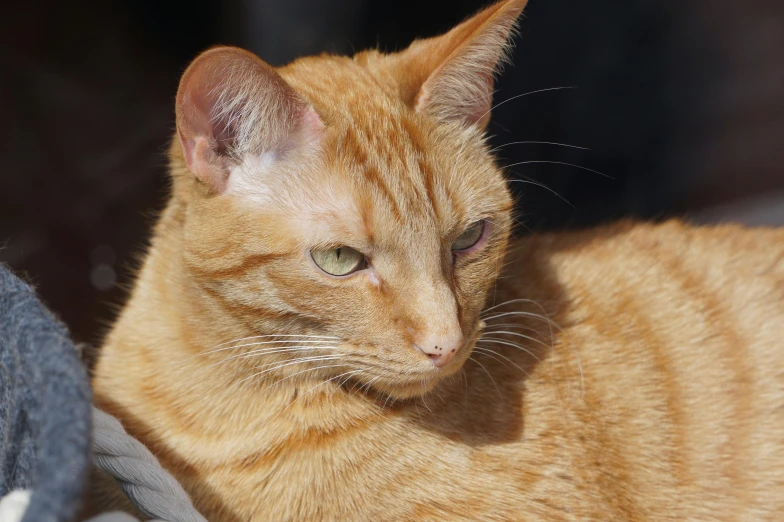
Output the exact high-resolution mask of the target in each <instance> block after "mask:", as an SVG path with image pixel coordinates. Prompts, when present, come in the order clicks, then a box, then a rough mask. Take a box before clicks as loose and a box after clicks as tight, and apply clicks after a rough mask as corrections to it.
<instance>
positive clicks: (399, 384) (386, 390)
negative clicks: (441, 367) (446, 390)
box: [372, 367, 459, 401]
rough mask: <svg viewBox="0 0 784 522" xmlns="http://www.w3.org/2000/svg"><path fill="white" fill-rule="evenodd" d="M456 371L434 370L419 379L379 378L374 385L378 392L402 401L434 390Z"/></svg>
mask: <svg viewBox="0 0 784 522" xmlns="http://www.w3.org/2000/svg"><path fill="white" fill-rule="evenodd" d="M458 369H459V367H458ZM456 371H457V370H454V371H451V372H443V371H438V372H433V373H432V374H431V375H428V376H426V377H423V378H418V379H405V378H401V379H399V380H398V379H389V380H386V381H384V382H380V380H377V381H375V382H374V383H373V385H372V386H373V389H375V390H376V391H377V392H379V393H381V394H383V395H386V396H389V397H391V398H392V399H396V400H401V401H403V400H408V399H415V398H418V397H422V396H424V395H427V394H428V393H430V392H431V391H433V389H435V388H436V387H437V386H438V385H439V384H440V383H442V382H443V381H444V380H445V379H448V378H449V377H451V376H452V375H454V373H455V372H456Z"/></svg>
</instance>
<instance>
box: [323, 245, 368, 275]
mask: <svg viewBox="0 0 784 522" xmlns="http://www.w3.org/2000/svg"><path fill="white" fill-rule="evenodd" d="M310 257H312V258H313V262H314V263H316V265H317V266H318V267H319V268H320V269H322V270H323V271H325V272H326V273H328V274H330V275H333V276H344V275H348V274H351V273H352V272H356V271H357V270H360V269H362V268H364V266H365V256H364V255H363V254H362V252H359V251H357V250H354V249H353V248H351V247H347V246H341V247H337V248H330V249H329V250H311V251H310Z"/></svg>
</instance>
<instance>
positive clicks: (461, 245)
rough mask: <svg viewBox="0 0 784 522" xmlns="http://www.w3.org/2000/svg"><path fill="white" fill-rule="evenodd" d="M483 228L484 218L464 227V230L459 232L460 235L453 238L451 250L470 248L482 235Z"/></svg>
mask: <svg viewBox="0 0 784 522" xmlns="http://www.w3.org/2000/svg"><path fill="white" fill-rule="evenodd" d="M484 229H485V222H484V220H479V221H476V222H475V223H472V224H471V226H470V227H468V228H467V229H466V231H465V232H463V233H462V234H460V237H458V238H457V239H455V242H454V243H452V250H466V249H467V248H471V247H472V246H474V245H475V244H477V242H478V241H479V239H480V238H481V237H482V232H483V231H484Z"/></svg>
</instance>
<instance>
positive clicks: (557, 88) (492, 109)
mask: <svg viewBox="0 0 784 522" xmlns="http://www.w3.org/2000/svg"><path fill="white" fill-rule="evenodd" d="M576 88H577V87H576V86H574V85H572V86H568V87H547V88H546V89H537V90H535V91H529V92H524V93H523V94H518V95H517V96H512V97H511V98H507V99H505V100H504V101H502V102H499V103H496V104H495V105H493V106H492V107H490V109H489V110H488V111H487V112H485V113H484V114H482V115H481V116H480V117H479V118H477V120H476V121H481V120H482V118H484V117H485V116H487V115H488V114H490V112H492V111H494V110H496V109H497V108H498V107H500V106H501V105H503V104H505V103H509V102H510V101H512V100H516V99H518V98H522V97H523V96H529V95H531V94H539V93H542V92H550V91H564V90H568V89H576Z"/></svg>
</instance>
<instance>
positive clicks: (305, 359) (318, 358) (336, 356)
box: [237, 353, 345, 384]
mask: <svg viewBox="0 0 784 522" xmlns="http://www.w3.org/2000/svg"><path fill="white" fill-rule="evenodd" d="M344 356H345V354H342V353H341V354H334V355H323V356H314V357H303V358H300V359H296V360H294V361H290V362H287V363H284V364H280V365H278V366H275V367H274V368H270V369H268V370H264V371H262V372H258V373H254V374H253V375H251V376H250V377H246V378H244V379H242V380H241V381H239V382H238V383H237V384H242V383H243V382H245V381H247V380H249V379H253V378H254V377H260V376H262V375H264V374H267V373H270V372H274V371H275V370H279V369H281V368H285V367H286V366H291V365H292V364H302V363H306V362H314V361H326V360H330V359H340V358H341V357H344ZM273 364H274V363H273ZM265 366H269V364H266V365H262V366H260V368H264V367H265Z"/></svg>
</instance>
